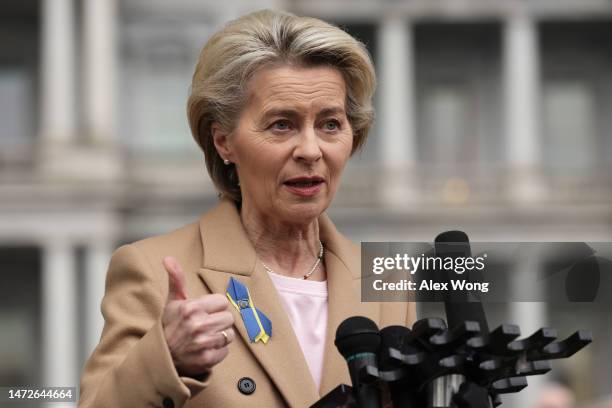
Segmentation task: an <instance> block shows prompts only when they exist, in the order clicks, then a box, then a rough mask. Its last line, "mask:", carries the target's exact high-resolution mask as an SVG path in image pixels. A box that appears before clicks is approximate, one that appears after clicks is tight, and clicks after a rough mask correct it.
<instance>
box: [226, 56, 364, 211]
mask: <svg viewBox="0 0 612 408" xmlns="http://www.w3.org/2000/svg"><path fill="white" fill-rule="evenodd" d="M345 100H346V89H345V82H344V78H343V77H342V74H341V73H340V72H339V71H338V70H336V69H333V68H330V67H324V66H320V67H292V66H278V67H271V68H264V69H262V70H260V71H258V72H257V73H256V74H255V75H254V76H253V78H252V79H251V80H250V81H249V100H248V102H247V105H246V107H245V108H244V110H243V111H242V113H241V116H240V118H239V121H238V124H237V127H236V129H235V131H234V132H233V133H232V134H231V135H229V137H227V138H223V140H220V142H219V143H217V148H218V149H219V151H220V153H221V155H222V157H224V158H227V159H229V160H230V161H232V162H233V163H235V165H236V169H237V171H238V177H239V180H240V188H241V191H242V208H243V211H244V210H248V211H250V210H255V211H256V213H258V214H259V215H260V216H263V217H265V218H275V219H277V220H278V221H281V222H287V223H307V222H311V221H312V220H313V219H314V218H316V217H318V216H319V215H320V214H321V213H322V212H323V211H324V210H325V209H326V208H327V207H328V206H329V205H330V203H331V201H332V199H333V197H334V194H335V193H336V189H337V188H338V183H339V181H340V175H341V173H342V170H343V169H344V166H345V164H346V162H347V160H348V158H349V156H350V154H351V149H352V145H353V131H352V129H351V126H350V124H349V121H348V118H347V116H346V106H345ZM215 139H216V141H217V138H215ZM224 152H225V153H224Z"/></svg>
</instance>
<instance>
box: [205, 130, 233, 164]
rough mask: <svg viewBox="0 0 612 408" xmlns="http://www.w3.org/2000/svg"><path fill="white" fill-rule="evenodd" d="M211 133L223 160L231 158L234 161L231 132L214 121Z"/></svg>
mask: <svg viewBox="0 0 612 408" xmlns="http://www.w3.org/2000/svg"><path fill="white" fill-rule="evenodd" d="M210 133H211V134H212V138H213V143H214V144H215V148H216V149H217V152H218V153H219V156H221V158H222V159H223V160H229V161H230V162H233V161H234V160H233V155H232V149H231V143H230V141H229V134H228V133H226V132H224V131H223V130H222V129H221V125H220V124H219V123H218V122H213V123H212V124H211V125H210Z"/></svg>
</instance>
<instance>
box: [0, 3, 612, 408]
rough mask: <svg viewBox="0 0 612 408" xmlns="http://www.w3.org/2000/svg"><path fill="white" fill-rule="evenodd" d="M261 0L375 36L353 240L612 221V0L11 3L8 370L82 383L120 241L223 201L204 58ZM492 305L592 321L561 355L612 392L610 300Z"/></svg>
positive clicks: (591, 387) (581, 377) (1, 140)
mask: <svg viewBox="0 0 612 408" xmlns="http://www.w3.org/2000/svg"><path fill="white" fill-rule="evenodd" d="M259 8H278V9H284V10H288V11H292V12H295V13H297V14H300V15H310V16H315V17H320V18H323V19H325V20H327V21H330V22H333V23H335V24H338V25H340V26H342V27H343V28H345V29H346V30H347V31H348V32H350V33H352V34H353V35H355V36H356V37H358V38H359V39H361V40H362V41H363V42H364V43H365V44H366V45H367V47H368V48H369V50H370V52H371V53H372V55H373V58H374V61H375V65H376V68H377V73H378V78H379V88H378V91H377V94H376V106H377V122H376V125H375V128H374V130H373V132H372V134H371V135H370V138H369V141H368V144H367V146H366V148H365V150H364V151H363V152H362V153H360V154H358V155H356V156H355V157H354V158H353V159H352V161H351V163H350V164H349V167H348V169H347V171H346V173H345V176H344V181H343V186H342V188H341V190H340V191H339V193H338V197H337V199H336V201H335V203H334V205H333V207H332V208H331V209H330V213H331V216H332V218H333V219H334V220H335V222H336V223H337V225H338V227H339V229H340V230H341V231H343V232H344V233H346V234H347V235H349V236H350V237H352V238H353V239H354V240H355V241H360V240H363V241H393V240H396V241H402V240H404V241H431V240H433V238H434V237H435V235H436V234H437V233H439V232H441V231H444V230H448V229H455V228H456V229H461V230H464V231H466V232H467V233H468V234H469V235H470V237H471V239H472V240H473V241H502V242H503V241H608V242H609V241H612V206H611V205H610V203H611V202H612V115H610V113H609V112H611V111H612V1H609V0H530V1H528V0H524V1H519V0H516V1H513V0H499V1H491V0H436V1H431V0H387V1H382V2H377V1H373V0H371V1H370V0H270V1H266V0H261V1H255V2H254V1H246V0H244V1H238V0H227V1H223V2H218V1H194V0H178V1H173V2H164V1H160V0H122V1H119V0H40V1H35V0H10V1H4V2H3V4H2V6H0V32H2V35H1V36H0V43H1V44H2V50H3V51H2V54H1V55H0V123H2V127H1V128H0V169H1V172H0V270H1V271H2V273H3V274H4V276H5V282H6V284H5V285H3V288H1V289H0V327H2V328H3V330H2V334H1V335H0V336H2V339H1V342H0V361H3V364H2V365H1V366H0V384H3V385H9V384H10V385H13V384H41V385H44V384H48V385H58V386H59V385H75V384H77V378H78V375H79V372H80V368H81V366H82V363H83V361H84V359H85V357H86V356H87V355H88V354H89V353H90V351H91V350H92V348H93V346H94V345H95V344H96V343H97V340H98V338H99V333H100V330H101V325H102V318H101V315H100V312H99V304H100V300H101V297H102V294H103V291H104V275H105V272H106V267H107V265H108V260H109V259H110V256H111V254H112V251H113V250H114V249H115V248H116V247H117V246H118V245H119V244H121V243H124V242H130V241H134V240H136V239H140V238H142V237H146V236H150V235H154V234H159V233H164V232H168V231H170V230H172V229H174V228H176V227H179V226H181V225H183V224H186V223H189V222H193V221H195V220H196V219H197V217H198V216H199V214H201V213H202V212H204V211H206V210H207V209H209V208H211V207H212V206H213V205H214V203H215V202H216V201H217V195H216V192H215V190H214V188H213V186H212V183H211V182H210V181H209V179H208V176H207V175H206V171H205V167H204V163H203V157H202V154H201V153H200V152H199V151H198V149H197V147H196V145H195V143H194V142H193V140H192V138H191V136H190V132H189V128H188V125H187V120H186V114H185V104H186V99H187V95H188V91H189V83H190V78H191V75H192V73H193V68H194V66H195V62H196V59H197V56H198V54H199V51H200V49H201V47H202V45H203V44H204V42H205V41H206V39H207V38H208V36H209V35H210V34H211V33H212V32H214V31H215V30H216V29H218V28H219V27H220V26H221V25H222V24H223V23H224V22H226V21H228V20H230V19H232V18H235V17H236V16H238V15H241V14H244V13H245V12H247V11H250V10H253V9H259ZM423 311H424V313H425V312H426V311H427V308H426V307H423ZM492 314H493V320H494V321H498V323H501V322H502V321H513V322H517V323H520V324H521V326H522V327H523V328H525V329H526V330H525V331H526V332H528V331H529V330H531V329H535V328H537V327H539V326H541V325H542V324H544V323H551V322H554V324H551V325H552V326H555V325H556V326H558V327H560V328H563V329H567V330H566V331H564V330H561V333H562V334H569V330H570V329H571V328H578V327H588V328H593V330H594V332H595V337H596V340H597V339H598V337H597V336H598V335H599V339H600V341H599V342H596V344H593V345H592V346H591V347H590V348H589V349H587V350H585V351H584V352H583V353H581V354H580V355H577V356H575V357H574V359H573V360H570V362H569V364H565V365H557V366H555V367H556V368H557V369H558V368H561V369H565V370H566V371H567V374H566V375H567V376H568V378H569V379H570V382H571V384H572V386H573V387H574V389H575V390H576V392H577V396H578V401H583V402H584V401H590V400H596V399H599V398H603V396H604V395H606V394H611V393H612V385H611V384H610V381H609V378H612V351H610V349H612V332H611V330H612V329H609V327H612V324H611V323H612V322H610V318H609V317H607V312H606V311H604V310H601V309H598V308H597V306H595V305H581V306H580V307H576V308H571V309H563V308H560V309H555V308H553V307H550V306H547V305H544V304H537V303H531V304H516V305H506V306H503V307H497V308H495V310H494V311H493V312H492ZM5 328H6V330H5ZM535 388H536V387H534V389H535ZM525 395H528V394H525ZM523 398H528V397H523ZM521 401H522V402H521ZM525 401H529V400H528V399H527V400H525V399H523V400H520V399H515V400H509V404H508V405H510V406H516V407H519V406H520V407H526V406H529V405H528V404H527V403H526V402H525ZM512 404H514V405H512Z"/></svg>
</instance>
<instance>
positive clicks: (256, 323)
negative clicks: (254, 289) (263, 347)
mask: <svg viewBox="0 0 612 408" xmlns="http://www.w3.org/2000/svg"><path fill="white" fill-rule="evenodd" d="M225 295H226V296H227V298H228V299H229V301H230V303H231V304H232V305H233V306H234V307H235V308H236V310H238V312H240V316H242V322H243V323H244V326H245V327H246V329H247V333H248V334H249V339H250V340H251V343H257V342H258V341H261V342H263V343H264V344H266V343H267V342H268V340H270V337H272V322H271V321H270V319H268V317H267V316H266V315H265V314H263V313H262V312H261V310H259V309H257V308H256V307H255V305H254V304H253V299H252V298H251V294H250V293H249V289H248V288H247V287H246V286H245V285H244V284H242V283H240V281H238V280H237V279H234V278H230V280H229V283H228V284H227V289H226V292H225Z"/></svg>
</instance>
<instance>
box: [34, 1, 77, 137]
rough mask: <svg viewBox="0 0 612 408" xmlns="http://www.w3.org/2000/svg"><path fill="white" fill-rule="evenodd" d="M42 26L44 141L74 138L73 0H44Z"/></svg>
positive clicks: (42, 119)
mask: <svg viewBox="0 0 612 408" xmlns="http://www.w3.org/2000/svg"><path fill="white" fill-rule="evenodd" d="M41 5H42V30H41V44H42V56H41V105H40V109H41V113H40V115H41V121H40V131H39V132H40V137H41V141H42V142H43V143H44V144H62V143H69V142H71V141H72V140H73V139H74V137H75V134H76V113H75V108H76V105H75V83H74V78H75V57H74V41H75V37H74V4H73V0H44V1H42V2H41Z"/></svg>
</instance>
